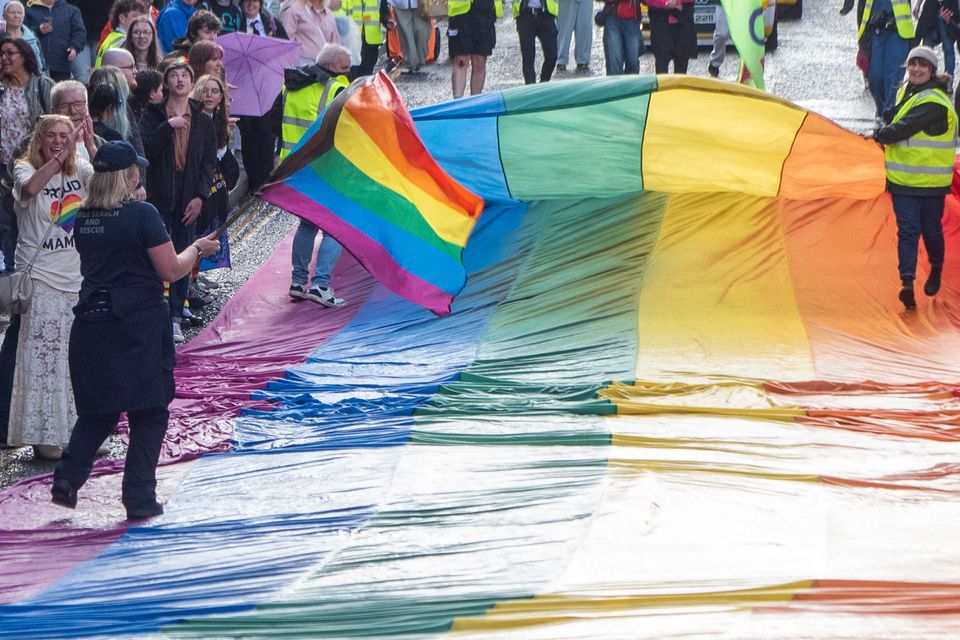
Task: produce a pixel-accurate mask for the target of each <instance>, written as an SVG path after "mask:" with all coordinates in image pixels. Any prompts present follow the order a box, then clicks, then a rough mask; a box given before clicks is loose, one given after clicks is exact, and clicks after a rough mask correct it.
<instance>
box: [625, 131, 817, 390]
mask: <svg viewBox="0 0 960 640" xmlns="http://www.w3.org/2000/svg"><path fill="white" fill-rule="evenodd" d="M721 121H722V119H720V120H718V122H721ZM779 207H780V204H779V202H777V201H775V200H768V199H764V198H754V197H750V196H743V195H740V194H723V193H718V194H682V195H675V196H671V198H670V202H669V203H668V204H667V209H666V212H665V214H664V219H663V223H662V226H661V229H660V236H659V239H658V241H657V245H656V247H655V248H654V250H653V254H652V256H651V258H650V261H649V263H648V265H647V270H646V273H645V274H644V281H643V284H642V290H641V293H640V301H639V311H638V313H639V319H638V355H637V368H636V374H635V376H634V377H635V378H636V379H638V380H649V381H656V382H668V381H675V380H685V381H699V380H704V381H710V382H713V381H716V380H730V379H731V378H734V379H737V378H742V379H763V380H783V381H789V380H812V379H815V378H816V372H815V370H814V364H813V358H812V355H811V352H810V347H809V344H808V340H807V334H806V330H805V327H804V324H803V322H802V319H801V317H800V314H799V311H798V309H797V303H796V299H795V296H794V291H793V284H792V282H791V278H790V272H789V268H788V264H787V258H786V251H785V248H784V244H783V230H782V228H781V226H782V225H781V219H780V213H779ZM814 258H815V257H814V256H811V259H814Z"/></svg>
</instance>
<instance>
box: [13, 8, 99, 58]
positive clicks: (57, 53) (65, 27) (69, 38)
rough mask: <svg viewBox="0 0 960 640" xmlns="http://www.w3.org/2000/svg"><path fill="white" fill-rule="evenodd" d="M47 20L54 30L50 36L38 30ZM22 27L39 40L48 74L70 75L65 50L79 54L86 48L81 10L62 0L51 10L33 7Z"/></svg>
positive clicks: (27, 10) (28, 10)
mask: <svg viewBox="0 0 960 640" xmlns="http://www.w3.org/2000/svg"><path fill="white" fill-rule="evenodd" d="M47 18H50V19H51V20H53V31H51V32H50V33H44V32H43V31H41V30H40V23H42V22H45V21H46V20H47ZM23 24H25V25H27V26H28V27H30V30H31V31H33V33H34V34H35V35H36V36H37V40H39V41H40V51H41V52H42V53H43V58H44V60H46V61H47V69H49V70H50V72H51V74H53V73H70V67H71V63H70V61H69V60H67V48H68V47H72V48H73V49H74V51H77V52H80V51H83V48H84V47H85V46H87V30H86V29H85V28H84V26H83V18H82V17H81V16H80V10H79V9H77V8H76V7H75V6H73V5H72V4H67V3H66V2H64V1H63V0H56V1H55V2H54V3H53V6H52V7H46V6H44V5H42V4H33V5H30V6H29V7H27V9H26V13H25V15H24V17H23Z"/></svg>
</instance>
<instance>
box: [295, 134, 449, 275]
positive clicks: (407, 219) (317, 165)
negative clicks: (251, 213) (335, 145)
mask: <svg viewBox="0 0 960 640" xmlns="http://www.w3.org/2000/svg"><path fill="white" fill-rule="evenodd" d="M311 167H312V169H313V171H314V172H316V173H317V174H318V175H322V176H323V177H322V179H323V180H324V182H326V183H327V184H329V185H330V186H331V187H332V188H333V189H335V190H336V191H338V192H339V193H341V194H342V195H343V196H344V197H346V198H349V199H350V200H352V201H354V202H356V203H357V204H358V205H360V206H362V207H365V208H366V209H367V210H369V211H371V212H373V213H375V214H376V215H377V216H379V217H380V218H382V219H383V220H384V221H385V222H387V223H389V224H391V225H393V226H395V227H397V228H399V229H403V230H404V231H406V232H407V233H409V234H410V235H412V236H415V237H417V238H420V239H421V240H423V241H424V242H426V243H429V244H432V245H433V246H435V247H437V248H438V249H440V250H441V251H443V252H444V253H447V254H448V255H449V256H450V257H451V258H453V259H454V260H456V261H457V262H459V261H460V257H461V254H462V252H463V247H460V246H457V245H455V244H453V243H451V242H447V241H445V240H444V239H442V238H441V237H440V236H438V235H437V233H436V232H435V231H434V230H433V228H432V227H431V226H430V225H429V224H428V223H427V221H426V220H425V219H424V218H423V216H422V215H420V212H419V211H417V208H416V207H415V206H414V205H413V203H412V202H410V201H409V200H407V199H406V198H404V197H402V196H401V195H399V194H397V193H396V192H394V191H391V190H390V189H387V188H386V187H383V186H381V185H379V184H378V183H377V182H376V181H374V180H373V179H372V178H371V177H370V176H368V175H367V174H365V173H364V172H362V171H360V170H359V169H357V167H355V166H354V165H353V163H351V162H350V161H349V160H347V159H346V158H345V157H344V156H343V154H341V153H340V152H339V151H337V150H336V149H330V150H329V151H328V152H327V153H325V154H323V155H322V156H321V157H320V158H318V159H317V160H316V161H315V162H314V163H313V164H312V165H311ZM358 184H360V185H364V188H362V189H357V188H355V185H358ZM308 195H309V194H308Z"/></svg>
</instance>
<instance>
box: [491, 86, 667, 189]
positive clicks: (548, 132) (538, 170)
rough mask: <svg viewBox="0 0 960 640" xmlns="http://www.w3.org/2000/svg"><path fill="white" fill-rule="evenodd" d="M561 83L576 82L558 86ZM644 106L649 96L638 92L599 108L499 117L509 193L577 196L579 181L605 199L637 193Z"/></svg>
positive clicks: (639, 175)
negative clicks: (604, 196)
mask: <svg viewBox="0 0 960 640" xmlns="http://www.w3.org/2000/svg"><path fill="white" fill-rule="evenodd" d="M566 84H576V83H560V84H559V85H558V86H560V85H566ZM537 97H538V99H542V97H541V96H540V95H539V94H538V95H537ZM538 101H539V100H538ZM648 106H649V95H648V94H640V95H634V96H629V97H626V98H623V99H621V100H618V101H615V102H610V103H608V104H606V105H605V106H604V109H603V110H602V111H598V110H597V109H594V108H593V106H592V105H591V104H584V105H580V106H576V107H568V108H562V109H555V110H549V111H533V112H521V113H518V114H515V113H508V114H507V115H505V116H501V117H500V118H499V119H498V123H497V126H498V128H499V138H500V157H501V160H502V162H503V170H504V175H505V176H506V179H507V186H508V188H509V189H510V194H511V195H512V196H513V197H515V198H518V199H520V200H558V199H567V198H578V197H581V196H582V194H583V185H584V184H589V185H591V188H592V189H595V191H594V192H595V193H605V194H608V195H609V196H610V197H616V196H619V195H625V194H635V193H638V192H640V191H642V190H643V176H642V166H643V165H642V155H641V150H642V147H643V135H644V127H645V125H646V117H647V108H648ZM610 132H615V133H614V134H613V135H611V133H610ZM665 161H669V160H665ZM558 167H560V168H561V169H557V168H558Z"/></svg>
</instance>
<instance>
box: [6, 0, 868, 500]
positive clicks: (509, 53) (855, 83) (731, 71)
mask: <svg viewBox="0 0 960 640" xmlns="http://www.w3.org/2000/svg"><path fill="white" fill-rule="evenodd" d="M804 1H805V3H806V4H805V6H804V16H803V18H802V20H799V21H794V20H789V21H781V23H780V27H779V39H780V47H779V49H778V50H777V51H775V52H773V53H771V54H768V56H767V59H766V76H765V78H766V83H767V90H768V91H770V92H771V93H774V94H776V95H778V96H781V97H783V98H786V99H788V100H792V101H793V102H796V103H798V104H800V105H802V106H804V107H806V108H808V109H811V110H813V111H817V112H819V113H821V114H823V115H825V116H827V117H829V118H831V119H833V120H835V121H837V122H839V123H840V124H842V125H843V126H845V127H847V128H850V129H852V130H854V131H864V130H867V129H868V128H870V127H871V126H872V121H873V102H872V100H871V99H870V96H869V94H868V93H867V92H866V91H865V90H864V85H863V80H862V78H861V76H860V72H859V71H858V70H857V68H856V67H855V65H854V60H855V56H856V43H855V38H856V26H855V21H854V18H853V15H848V16H846V17H841V16H839V14H838V11H839V8H840V1H839V0H835V1H830V2H827V1H826V0H804ZM505 15H508V16H509V15H510V13H509V7H507V8H506V9H505ZM444 26H445V25H444V24H443V23H441V24H440V27H441V32H442V31H443V28H444ZM442 39H443V40H444V41H443V43H442V47H443V50H442V52H441V56H440V62H438V63H435V64H432V65H428V66H427V67H425V68H424V69H425V70H424V72H423V73H421V74H419V75H406V74H403V75H401V76H400V78H399V79H398V80H397V85H398V87H399V89H400V92H401V94H402V95H403V97H404V99H405V101H406V102H407V105H408V107H409V108H411V109H413V108H416V107H420V106H424V105H428V104H434V103H437V102H443V101H446V100H449V99H451V97H452V93H451V87H450V62H449V60H447V52H446V38H445V37H443V38H442ZM497 42H498V44H497V47H496V49H495V50H494V53H493V55H492V56H491V57H490V59H489V61H488V72H487V83H486V90H488V91H493V90H499V89H505V88H508V87H514V86H520V85H522V84H523V80H522V78H521V74H520V51H519V46H518V43H517V35H516V29H515V27H514V25H513V21H512V20H510V19H504V20H501V21H500V22H499V23H498V27H497ZM708 53H709V49H701V50H700V55H699V57H698V58H697V59H696V60H691V62H690V69H689V72H690V74H691V75H698V76H706V75H707V55H708ZM572 60H573V58H572V52H571V62H572ZM737 67H738V59H737V55H736V52H735V51H734V50H733V49H732V48H730V49H729V50H728V54H727V59H726V61H725V63H724V65H723V67H722V68H721V79H725V80H730V81H735V80H736V75H737ZM538 68H539V63H538ZM640 73H641V74H652V73H653V56H652V55H651V54H649V53H647V54H645V55H644V56H642V58H641V61H640ZM603 74H604V65H603V46H602V40H601V30H600V29H599V28H595V29H594V38H593V47H592V62H591V68H590V71H589V72H571V71H567V72H562V73H557V74H556V75H555V76H554V81H556V82H567V81H575V80H576V79H578V78H583V77H587V76H599V75H603ZM717 126H722V123H717ZM293 224H294V220H293V218H292V217H291V216H290V215H288V214H286V213H284V212H282V211H279V210H276V209H270V208H268V207H265V206H262V207H257V208H256V209H255V210H254V211H252V212H251V213H250V214H248V215H247V216H246V217H245V218H244V219H243V220H241V221H240V222H239V223H238V224H237V226H236V229H235V230H234V231H233V232H232V234H231V235H232V237H231V247H232V254H233V268H232V269H230V270H220V271H217V272H213V275H214V277H215V278H216V279H217V280H218V281H220V283H221V285H222V286H221V287H220V288H219V289H216V290H215V291H214V296H215V300H214V302H213V303H212V304H210V305H208V306H207V307H204V308H203V309H202V310H201V311H200V314H201V316H202V317H204V318H206V319H208V320H209V319H210V318H212V317H214V316H215V315H216V313H217V312H218V311H219V309H220V308H221V307H222V306H223V304H224V303H225V302H226V301H227V300H229V299H230V297H231V296H232V295H233V294H234V293H236V291H237V290H238V289H239V288H240V287H241V286H242V285H243V283H244V282H245V281H246V280H247V278H249V277H250V275H251V274H252V273H254V272H255V271H256V269H257V268H258V267H259V266H260V264H261V263H262V262H263V260H264V259H265V258H266V257H267V256H268V255H269V254H270V253H271V252H272V251H273V249H274V248H275V247H276V245H277V243H278V242H279V241H280V240H281V239H282V238H283V237H284V236H285V235H286V233H288V232H289V230H290V229H291V227H292V226H293ZM197 331H198V330H192V331H190V332H188V334H187V335H188V337H189V336H192V335H195V334H196V333H197ZM109 444H110V449H111V453H110V457H122V456H123V454H124V446H123V444H122V442H121V441H120V439H119V438H118V437H117V436H113V437H112V438H111V440H110V443H109ZM52 468H53V464H52V463H49V462H41V461H34V460H33V454H32V451H31V450H30V448H22V449H12V450H0V488H4V487H7V486H9V485H11V484H13V483H15V482H17V481H18V480H20V479H22V478H26V477H30V476H33V475H37V474H41V473H46V472H49V471H51V470H52Z"/></svg>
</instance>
